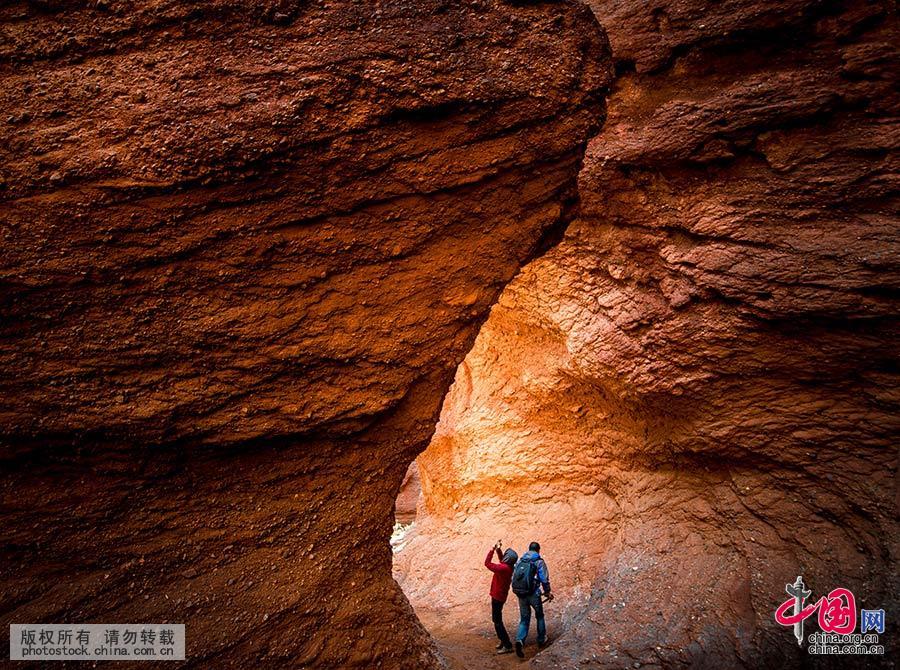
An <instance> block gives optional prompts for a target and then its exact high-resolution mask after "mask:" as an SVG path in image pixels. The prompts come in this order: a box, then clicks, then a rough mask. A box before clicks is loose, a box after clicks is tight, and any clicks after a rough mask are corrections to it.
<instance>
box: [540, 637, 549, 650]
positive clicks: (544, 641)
mask: <svg viewBox="0 0 900 670" xmlns="http://www.w3.org/2000/svg"><path fill="white" fill-rule="evenodd" d="M548 644H550V638H549V637H548V638H547V639H546V640H541V641H539V642H538V649H543V648H544V647H546V646H547V645H548Z"/></svg>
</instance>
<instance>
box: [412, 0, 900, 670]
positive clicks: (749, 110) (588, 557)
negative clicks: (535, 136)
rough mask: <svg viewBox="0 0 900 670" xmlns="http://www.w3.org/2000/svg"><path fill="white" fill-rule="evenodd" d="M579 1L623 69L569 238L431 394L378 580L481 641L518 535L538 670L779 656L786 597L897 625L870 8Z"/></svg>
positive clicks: (508, 296)
mask: <svg viewBox="0 0 900 670" xmlns="http://www.w3.org/2000/svg"><path fill="white" fill-rule="evenodd" d="M591 5H592V7H593V9H594V11H595V13H596V15H597V16H598V18H599V19H600V21H601V23H603V24H604V25H605V26H606V27H607V29H608V31H609V34H610V39H611V43H612V45H613V52H614V55H615V57H616V62H617V69H618V71H619V76H618V79H617V82H616V84H615V86H614V90H613V93H612V96H611V98H610V100H609V118H608V122H607V124H606V126H605V127H604V129H603V131H602V132H601V133H600V135H599V136H598V137H597V138H596V139H595V140H594V141H593V142H592V144H591V147H590V149H589V153H588V157H587V160H586V165H585V168H584V171H583V172H582V175H581V181H580V191H581V196H582V210H581V215H580V217H579V219H578V220H576V221H575V222H574V223H573V224H572V225H571V226H570V227H569V229H568V231H567V233H566V235H565V237H564V239H563V240H562V242H561V243H560V244H559V245H558V246H557V247H555V248H554V249H552V250H551V251H550V252H549V253H547V254H546V255H545V256H543V257H542V258H541V259H539V260H536V261H534V262H533V263H531V264H530V265H528V266H527V267H526V268H525V269H524V270H523V272H522V273H521V275H520V276H519V277H517V278H516V279H515V280H514V282H513V283H512V284H511V285H510V286H509V287H508V288H507V289H506V290H505V291H504V293H503V295H502V296H501V299H500V302H499V304H498V305H497V306H496V307H495V308H494V309H493V311H492V313H491V317H490V319H489V320H488V322H487V324H486V325H485V327H484V328H483V330H482V332H481V333H480V335H479V337H478V339H477V341H476V344H475V346H474V348H473V350H472V352H471V353H470V354H469V356H468V357H467V359H466V361H465V362H464V363H463V365H462V366H461V367H460V369H459V371H458V372H457V377H456V382H455V385H454V387H453V389H452V390H451V393H450V394H449V396H448V398H447V400H446V402H445V405H444V409H443V413H442V416H441V422H440V424H439V426H438V430H437V433H436V435H435V438H434V440H433V442H432V444H431V446H430V447H429V449H428V451H427V452H426V453H425V454H423V456H421V457H420V459H419V466H420V472H421V478H422V486H423V494H424V502H423V506H422V509H421V510H420V515H419V520H418V521H417V527H418V536H417V537H415V538H414V539H412V540H410V541H409V543H408V544H407V546H406V548H405V549H404V550H403V552H401V554H400V555H399V558H398V566H399V569H398V578H399V579H400V581H401V583H402V585H403V587H404V590H405V591H406V592H407V593H408V594H410V599H411V601H412V603H413V605H414V606H415V607H416V608H417V609H419V608H422V609H423V610H427V609H429V608H431V609H434V608H438V609H439V608H441V607H444V606H446V605H451V606H452V605H455V606H457V611H465V609H466V608H467V607H469V608H470V611H471V612H472V618H473V620H477V617H479V616H480V617H481V618H482V620H484V617H485V614H484V612H483V610H484V604H483V602H484V599H485V598H486V595H485V593H484V590H485V589H486V586H484V581H485V577H484V575H482V574H481V573H480V572H479V570H481V572H484V571H483V568H479V562H480V559H481V558H482V555H483V553H484V551H486V549H487V547H489V546H490V545H491V544H492V543H493V542H494V541H496V539H497V538H499V537H501V536H502V537H504V538H508V540H509V541H510V543H512V544H513V546H515V547H516V548H517V549H520V550H521V549H524V548H525V546H526V543H527V542H528V541H530V540H533V539H536V540H539V541H541V543H542V545H543V554H544V556H545V558H546V560H547V562H548V564H549V565H550V567H551V575H552V576H554V577H555V581H554V587H555V589H556V590H557V593H558V598H557V599H556V600H555V601H554V602H553V603H551V604H550V605H548V606H547V610H548V613H549V615H550V617H551V635H554V631H555V634H556V635H557V639H556V641H555V642H554V643H553V644H552V645H551V646H550V647H549V648H548V649H547V650H545V651H543V652H541V653H540V654H538V655H537V656H536V657H535V659H534V661H533V664H534V665H535V666H537V667H547V668H557V667H567V668H568V667H591V668H595V667H608V668H621V667H631V666H632V665H634V664H638V665H640V666H642V667H643V666H652V667H658V666H663V667H682V666H690V667H709V668H722V667H784V665H785V664H789V663H798V662H801V661H802V659H803V658H804V657H807V656H808V654H807V652H806V650H805V648H800V647H798V645H797V643H796V640H795V639H794V637H793V635H792V634H791V631H790V630H788V629H786V628H783V627H781V626H778V625H777V624H775V622H774V617H773V615H774V611H775V608H776V607H777V606H778V605H780V604H781V603H782V602H783V601H784V600H785V599H786V598H787V594H786V593H785V591H784V587H785V584H786V583H787V582H792V581H793V580H794V579H795V578H796V576H797V575H803V576H804V578H805V580H806V583H807V584H808V585H809V586H811V587H812V590H813V598H819V597H820V596H822V595H824V594H826V593H828V592H829V591H830V590H831V589H833V588H835V587H838V586H844V587H847V588H850V589H851V590H852V591H853V592H854V593H855V594H856V598H857V607H858V608H859V607H867V608H881V607H884V608H885V609H886V610H887V612H888V616H897V615H898V614H900V612H898V608H897V602H896V594H897V593H898V584H897V576H896V575H897V558H898V551H900V531H898V524H897V504H898V500H897V487H896V479H895V477H896V467H897V444H896V436H897V434H898V429H900V419H898V416H900V413H898V409H900V407H898V401H900V393H898V389H900V385H898V381H900V380H898V368H897V364H896V361H897V354H898V344H897V343H898V337H897V335H898V324H897V313H898V301H897V295H898V293H897V291H898V288H900V263H898V261H900V257H898V251H900V230H898V225H897V218H896V214H897V202H896V171H897V167H898V165H897V158H896V156H897V154H896V149H897V146H896V145H897V138H898V122H897V112H898V102H900V101H898V97H897V95H896V92H895V91H894V90H893V84H894V83H895V75H894V74H892V73H891V72H890V68H889V67H887V64H888V63H889V62H891V61H892V60H893V59H894V58H895V57H896V45H897V44H898V43H900V40H898V30H897V20H896V15H895V12H894V8H893V6H892V5H891V4H889V3H862V2H856V3H855V2H849V3H841V4H839V5H827V6H826V5H822V4H820V3H811V2H776V3H752V2H740V1H738V2H728V3H702V2H682V3H666V2H653V3H638V2H632V3H621V2H616V3H613V2H592V3H591ZM426 515H427V517H426ZM442 538H443V539H442ZM444 547H446V548H447V550H448V551H449V550H452V551H453V552H454V553H455V554H458V555H460V556H463V557H465V560H468V561H470V563H471V566H472V567H471V568H470V569H469V571H468V572H466V573H465V576H464V577H463V578H462V579H461V581H462V582H463V583H467V582H468V581H469V580H473V581H474V582H475V584H476V587H475V588H474V589H473V592H472V593H467V592H463V591H462V590H461V589H458V588H457V589H455V590H454V589H453V587H452V586H449V587H448V585H447V582H448V574H447V570H446V568H445V569H442V568H441V561H440V560H439V558H434V557H436V556H437V557H439V556H440V555H441V553H442V548H444ZM404 554H406V555H405V556H404ZM479 580H480V581H479ZM551 581H553V580H551ZM479 586H484V588H483V589H480V590H479ZM471 603H477V607H479V608H480V609H477V610H476V609H475V607H476V605H471ZM508 617H511V618H512V619H513V620H514V619H515V615H514V614H509V615H508ZM810 621H811V623H810V625H809V632H814V631H816V630H818V627H817V626H816V624H815V617H813V619H811V620H810ZM484 625H488V626H489V622H486V623H485V624H484ZM532 634H533V633H532ZM532 639H533V638H532ZM883 641H884V642H885V643H886V644H887V645H889V646H890V645H892V644H894V643H893V642H892V641H891V640H890V639H887V637H885V638H884V639H883ZM826 663H827V661H826Z"/></svg>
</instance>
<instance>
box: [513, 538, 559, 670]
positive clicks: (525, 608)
mask: <svg viewBox="0 0 900 670" xmlns="http://www.w3.org/2000/svg"><path fill="white" fill-rule="evenodd" d="M522 561H523V562H530V563H534V567H535V572H534V573H533V574H535V576H536V577H537V579H535V580H534V588H533V589H532V591H531V593H526V594H521V595H520V594H519V593H518V592H517V595H518V596H519V630H518V632H517V633H516V656H518V657H519V658H525V650H524V647H525V638H526V637H528V628H529V626H530V625H531V610H534V618H535V623H536V624H537V643H538V647H544V646H546V644H547V625H546V624H545V623H544V604H543V602H542V601H541V593H542V592H543V594H544V595H545V596H546V598H547V600H548V601H550V600H553V594H552V593H550V572H549V570H547V564H546V563H544V559H543V558H541V545H539V544H538V543H537V542H532V543H531V544H529V545H528V551H526V552H525V553H524V554H522Z"/></svg>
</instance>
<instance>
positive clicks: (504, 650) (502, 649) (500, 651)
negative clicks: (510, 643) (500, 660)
mask: <svg viewBox="0 0 900 670" xmlns="http://www.w3.org/2000/svg"><path fill="white" fill-rule="evenodd" d="M512 651H513V650H512V647H504V646H503V645H501V646H500V648H499V649H498V650H497V655H498V656H499V655H500V654H511V653H512Z"/></svg>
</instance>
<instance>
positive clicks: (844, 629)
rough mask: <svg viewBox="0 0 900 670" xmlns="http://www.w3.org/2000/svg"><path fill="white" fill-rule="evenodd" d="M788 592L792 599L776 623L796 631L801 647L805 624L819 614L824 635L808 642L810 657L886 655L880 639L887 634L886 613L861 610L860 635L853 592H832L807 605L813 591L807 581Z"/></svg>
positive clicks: (782, 607)
mask: <svg viewBox="0 0 900 670" xmlns="http://www.w3.org/2000/svg"><path fill="white" fill-rule="evenodd" d="M784 590H785V591H786V592H787V594H788V595H789V596H790V598H788V599H787V600H785V601H784V602H783V603H781V605H780V606H779V607H778V609H776V610H775V621H777V622H778V623H780V624H781V625H782V626H787V627H789V628H792V629H793V633H794V637H795V638H797V644H798V645H800V646H801V647H802V646H803V641H804V637H803V624H804V622H805V621H806V620H807V619H808V618H809V617H811V616H812V615H813V614H814V613H818V623H819V629H820V632H817V633H813V634H812V635H810V636H809V637H808V638H807V640H806V641H807V642H808V643H809V648H808V651H809V653H810V654H858V655H865V654H883V653H884V645H882V644H880V643H879V641H878V636H879V635H881V634H883V633H884V610H883V609H878V610H860V612H859V619H858V620H859V632H858V633H857V632H855V631H856V623H857V615H856V598H855V597H854V596H853V593H852V592H851V591H850V590H849V589H845V588H836V589H832V590H831V591H830V592H829V593H828V595H827V596H822V597H821V598H819V599H818V600H816V601H815V602H811V603H809V604H807V602H806V601H807V600H808V599H809V597H810V596H811V595H812V591H810V590H809V589H807V588H806V585H805V584H804V583H803V577H797V579H796V581H795V582H794V583H793V584H786V585H785V587H784Z"/></svg>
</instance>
